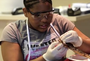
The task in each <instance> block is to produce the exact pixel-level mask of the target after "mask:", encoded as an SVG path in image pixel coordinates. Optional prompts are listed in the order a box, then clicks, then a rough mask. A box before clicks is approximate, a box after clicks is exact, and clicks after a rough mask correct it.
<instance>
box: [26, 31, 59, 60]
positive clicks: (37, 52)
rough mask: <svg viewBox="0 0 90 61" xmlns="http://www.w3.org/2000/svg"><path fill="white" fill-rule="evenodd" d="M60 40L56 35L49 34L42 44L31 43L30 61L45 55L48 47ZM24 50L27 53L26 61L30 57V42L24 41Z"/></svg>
mask: <svg viewBox="0 0 90 61" xmlns="http://www.w3.org/2000/svg"><path fill="white" fill-rule="evenodd" d="M57 40H59V39H58V38H57V35H56V33H55V32H54V33H52V34H47V36H46V37H45V38H44V39H43V40H42V41H41V42H36V43H35V42H30V43H31V48H32V52H31V55H30V60H31V59H35V58H37V57H39V56H41V55H43V54H44V53H45V52H46V51H47V48H48V46H49V45H50V44H51V43H52V42H53V41H57ZM24 49H25V50H26V49H27V50H26V51H25V60H27V57H28V52H29V51H28V42H27V41H26V40H24Z"/></svg>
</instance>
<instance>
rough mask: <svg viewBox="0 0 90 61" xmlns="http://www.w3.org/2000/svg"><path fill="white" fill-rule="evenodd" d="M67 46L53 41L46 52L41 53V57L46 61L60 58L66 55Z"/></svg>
mask: <svg viewBox="0 0 90 61" xmlns="http://www.w3.org/2000/svg"><path fill="white" fill-rule="evenodd" d="M66 52H67V48H66V47H64V46H63V45H62V43H59V42H53V43H52V44H51V45H50V46H49V47H48V49H47V52H46V53H45V54H43V58H44V59H45V60H46V61H55V60H56V59H61V58H62V57H63V56H65V55H66Z"/></svg>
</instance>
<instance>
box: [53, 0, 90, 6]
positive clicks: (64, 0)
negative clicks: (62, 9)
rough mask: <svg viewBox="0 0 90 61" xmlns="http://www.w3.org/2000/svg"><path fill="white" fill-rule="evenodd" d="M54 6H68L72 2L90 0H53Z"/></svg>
mask: <svg viewBox="0 0 90 61" xmlns="http://www.w3.org/2000/svg"><path fill="white" fill-rule="evenodd" d="M52 1H53V7H57V6H67V5H69V4H71V5H72V3H90V0H52Z"/></svg>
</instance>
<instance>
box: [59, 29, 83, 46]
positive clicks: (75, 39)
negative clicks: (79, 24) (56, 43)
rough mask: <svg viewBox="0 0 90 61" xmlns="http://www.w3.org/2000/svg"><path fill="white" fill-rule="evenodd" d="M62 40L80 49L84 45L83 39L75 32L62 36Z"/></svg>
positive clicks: (71, 31)
mask: <svg viewBox="0 0 90 61" xmlns="http://www.w3.org/2000/svg"><path fill="white" fill-rule="evenodd" d="M60 38H61V40H62V41H63V42H64V43H71V44H73V46H74V47H80V46H81V45H82V38H81V37H79V36H78V34H77V33H76V32H75V31H73V30H70V31H68V32H66V33H64V34H62V35H61V36H60Z"/></svg>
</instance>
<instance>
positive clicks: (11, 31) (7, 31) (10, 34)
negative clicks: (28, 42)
mask: <svg viewBox="0 0 90 61" xmlns="http://www.w3.org/2000/svg"><path fill="white" fill-rule="evenodd" d="M17 32H18V30H17V28H16V26H15V24H14V23H10V24H8V25H7V26H6V27H5V28H4V29H3V32H2V34H1V39H0V42H2V41H7V42H14V43H17V40H18V39H17V37H18V36H17V34H18V33H17Z"/></svg>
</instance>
